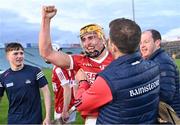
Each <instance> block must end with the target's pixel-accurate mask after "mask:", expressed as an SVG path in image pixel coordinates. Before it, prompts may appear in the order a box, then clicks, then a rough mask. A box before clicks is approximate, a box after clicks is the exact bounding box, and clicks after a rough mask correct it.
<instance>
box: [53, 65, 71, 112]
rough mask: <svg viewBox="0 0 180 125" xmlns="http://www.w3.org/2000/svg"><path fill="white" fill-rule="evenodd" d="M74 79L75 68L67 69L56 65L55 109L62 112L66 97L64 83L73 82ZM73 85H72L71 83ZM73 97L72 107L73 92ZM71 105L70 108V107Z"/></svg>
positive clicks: (54, 79) (54, 70)
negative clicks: (64, 95)
mask: <svg viewBox="0 0 180 125" xmlns="http://www.w3.org/2000/svg"><path fill="white" fill-rule="evenodd" d="M72 81H74V72H73V70H66V69H62V68H60V67H57V66H54V67H53V71H52V86H53V91H54V109H55V111H56V112H57V113H61V112H62V109H63V103H64V101H63V100H64V99H63V98H64V97H63V87H62V86H63V85H65V84H69V85H70V84H71V83H72ZM70 86H71V85H70ZM71 97H72V99H71V103H70V107H72V106H73V103H74V97H73V92H72V96H71ZM70 107H69V108H70Z"/></svg>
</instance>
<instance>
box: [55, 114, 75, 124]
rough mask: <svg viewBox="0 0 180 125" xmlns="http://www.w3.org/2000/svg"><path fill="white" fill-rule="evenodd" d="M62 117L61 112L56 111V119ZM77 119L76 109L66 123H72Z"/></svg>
mask: <svg viewBox="0 0 180 125" xmlns="http://www.w3.org/2000/svg"><path fill="white" fill-rule="evenodd" d="M60 118H61V113H57V112H54V120H58V119H60ZM75 120H76V111H74V112H72V113H71V114H70V116H69V119H68V121H67V122H66V123H71V122H74V121H75Z"/></svg>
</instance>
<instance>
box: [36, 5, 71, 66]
mask: <svg viewBox="0 0 180 125" xmlns="http://www.w3.org/2000/svg"><path fill="white" fill-rule="evenodd" d="M56 12H57V9H56V8H55V7H54V6H43V8H42V22H41V29H40V33H39V52H40V55H41V56H42V57H43V58H44V59H46V60H47V61H49V62H51V63H52V64H54V65H56V66H60V67H66V68H69V66H70V57H69V56H68V55H67V54H66V53H63V52H62V51H61V52H57V51H53V49H52V45H51V36H50V22H51V19H52V18H53V17H54V16H55V15H56Z"/></svg>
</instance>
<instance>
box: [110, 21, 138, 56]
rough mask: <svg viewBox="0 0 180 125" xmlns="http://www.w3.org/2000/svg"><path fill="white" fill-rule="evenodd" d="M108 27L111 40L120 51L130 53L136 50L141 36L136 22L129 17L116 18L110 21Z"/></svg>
mask: <svg viewBox="0 0 180 125" xmlns="http://www.w3.org/2000/svg"><path fill="white" fill-rule="evenodd" d="M109 28H110V32H109V36H110V39H111V41H112V42H113V43H114V44H115V45H116V46H117V48H118V49H119V50H120V51H121V52H122V53H127V54H131V53H133V52H135V51H136V49H137V47H138V45H139V42H140V38H141V28H140V27H139V25H138V24H136V23H135V22H134V21H132V20H129V19H125V18H118V19H115V20H113V21H111V22H110V24H109Z"/></svg>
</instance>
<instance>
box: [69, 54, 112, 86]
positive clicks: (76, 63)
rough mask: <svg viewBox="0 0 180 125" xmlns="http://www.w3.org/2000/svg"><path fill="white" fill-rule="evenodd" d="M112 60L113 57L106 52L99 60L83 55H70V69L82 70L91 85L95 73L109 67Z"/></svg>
mask: <svg viewBox="0 0 180 125" xmlns="http://www.w3.org/2000/svg"><path fill="white" fill-rule="evenodd" d="M112 60H113V57H112V55H111V54H110V53H109V52H107V53H106V55H105V56H104V57H103V58H102V59H101V60H95V59H92V58H89V57H87V56H84V55H72V61H71V62H72V63H71V66H70V69H73V70H75V71H78V70H79V69H80V68H82V69H83V70H84V72H85V73H86V75H87V77H88V79H89V80H90V82H91V84H92V83H93V82H94V80H95V78H96V75H97V73H99V72H100V71H102V70H103V69H104V68H105V67H106V66H107V65H109V64H110V63H111V62H112Z"/></svg>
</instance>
